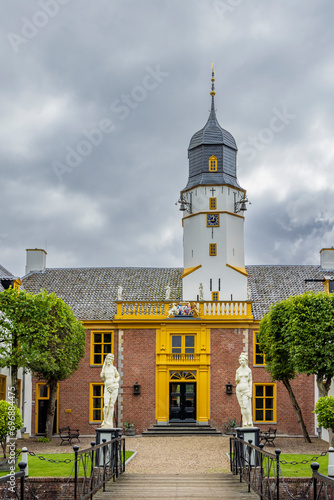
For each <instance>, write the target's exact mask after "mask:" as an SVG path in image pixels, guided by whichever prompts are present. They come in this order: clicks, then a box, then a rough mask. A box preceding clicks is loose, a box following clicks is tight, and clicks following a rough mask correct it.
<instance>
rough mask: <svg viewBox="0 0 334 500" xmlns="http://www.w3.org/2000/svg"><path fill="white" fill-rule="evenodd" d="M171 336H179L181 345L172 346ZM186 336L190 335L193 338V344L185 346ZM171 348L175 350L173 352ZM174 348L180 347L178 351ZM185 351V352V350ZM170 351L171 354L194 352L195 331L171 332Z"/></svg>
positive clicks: (171, 337)
mask: <svg viewBox="0 0 334 500" xmlns="http://www.w3.org/2000/svg"><path fill="white" fill-rule="evenodd" d="M173 337H181V345H180V346H174V347H173ZM186 337H192V338H193V339H194V342H193V343H194V346H186ZM173 349H175V351H174V352H173ZM176 349H180V352H176ZM186 351H187V352H186ZM170 352H171V354H195V353H196V335H195V333H172V334H171V336H170Z"/></svg>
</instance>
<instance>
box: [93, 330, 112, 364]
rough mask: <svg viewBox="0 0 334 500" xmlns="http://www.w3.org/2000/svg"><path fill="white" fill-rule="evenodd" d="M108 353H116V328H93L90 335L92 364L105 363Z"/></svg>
mask: <svg viewBox="0 0 334 500" xmlns="http://www.w3.org/2000/svg"><path fill="white" fill-rule="evenodd" d="M109 336H110V337H109ZM107 354H114V330H93V331H92V332H91V337H90V364H91V365H94V366H101V365H103V363H104V360H105V357H106V356H107Z"/></svg>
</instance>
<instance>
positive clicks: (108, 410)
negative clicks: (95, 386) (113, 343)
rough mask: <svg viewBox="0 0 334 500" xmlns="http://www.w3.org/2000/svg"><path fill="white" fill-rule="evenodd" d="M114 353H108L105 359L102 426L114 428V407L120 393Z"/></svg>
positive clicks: (102, 375)
mask: <svg viewBox="0 0 334 500" xmlns="http://www.w3.org/2000/svg"><path fill="white" fill-rule="evenodd" d="M113 363H114V355H113V354H108V355H107V356H106V359H105V360H104V364H103V368H102V371H101V378H102V380H103V382H104V394H103V395H104V405H103V422H102V424H101V428H108V429H113V428H114V423H113V416H114V407H115V403H116V399H117V395H118V388H119V379H120V377H119V373H118V371H117V369H116V368H115V367H114V365H113Z"/></svg>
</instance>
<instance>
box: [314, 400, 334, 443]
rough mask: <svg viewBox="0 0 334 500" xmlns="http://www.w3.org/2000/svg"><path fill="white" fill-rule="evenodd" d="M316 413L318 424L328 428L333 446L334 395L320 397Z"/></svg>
mask: <svg viewBox="0 0 334 500" xmlns="http://www.w3.org/2000/svg"><path fill="white" fill-rule="evenodd" d="M314 413H315V414H316V415H317V420H318V424H319V425H320V426H321V427H324V428H325V429H327V430H328V432H329V434H330V442H331V446H333V447H334V396H325V397H323V398H319V399H318V401H317V402H316V405H315V410H314Z"/></svg>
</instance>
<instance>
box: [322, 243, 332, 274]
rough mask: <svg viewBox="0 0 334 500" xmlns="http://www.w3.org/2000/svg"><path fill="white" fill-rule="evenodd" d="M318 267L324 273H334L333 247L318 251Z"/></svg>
mask: <svg viewBox="0 0 334 500" xmlns="http://www.w3.org/2000/svg"><path fill="white" fill-rule="evenodd" d="M320 266H321V267H322V269H324V270H326V271H334V247H332V248H323V249H322V250H320Z"/></svg>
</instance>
